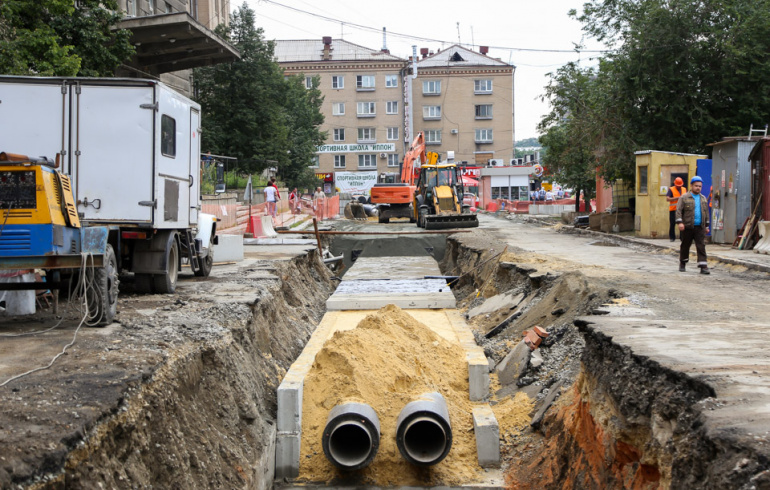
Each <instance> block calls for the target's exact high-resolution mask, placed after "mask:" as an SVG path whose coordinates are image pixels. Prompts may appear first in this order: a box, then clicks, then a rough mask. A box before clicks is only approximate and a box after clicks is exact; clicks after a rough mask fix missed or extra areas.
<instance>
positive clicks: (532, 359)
mask: <svg viewBox="0 0 770 490" xmlns="http://www.w3.org/2000/svg"><path fill="white" fill-rule="evenodd" d="M544 362H545V360H544V359H543V355H542V354H541V353H540V351H539V350H536V351H534V352H532V355H530V356H529V365H530V366H532V367H533V368H539V367H540V366H542V365H543V363H544Z"/></svg>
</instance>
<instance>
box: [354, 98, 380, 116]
mask: <svg viewBox="0 0 770 490" xmlns="http://www.w3.org/2000/svg"><path fill="white" fill-rule="evenodd" d="M376 114H377V112H376V111H375V108H374V102H359V103H358V104H356V115H357V116H358V117H374V116H375V115H376Z"/></svg>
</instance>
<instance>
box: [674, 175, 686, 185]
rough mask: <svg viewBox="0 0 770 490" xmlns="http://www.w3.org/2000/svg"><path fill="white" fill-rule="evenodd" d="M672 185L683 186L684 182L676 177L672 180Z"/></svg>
mask: <svg viewBox="0 0 770 490" xmlns="http://www.w3.org/2000/svg"><path fill="white" fill-rule="evenodd" d="M674 185H684V180H682V178H681V177H677V178H675V179H674Z"/></svg>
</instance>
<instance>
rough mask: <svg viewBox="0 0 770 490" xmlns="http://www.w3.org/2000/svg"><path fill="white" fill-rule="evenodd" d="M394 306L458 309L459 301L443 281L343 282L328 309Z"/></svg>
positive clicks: (327, 304) (330, 300)
mask: <svg viewBox="0 0 770 490" xmlns="http://www.w3.org/2000/svg"><path fill="white" fill-rule="evenodd" d="M389 304H393V305H396V306H398V307H399V308H403V309H423V308H427V309H445V308H455V307H456V306H457V302H456V300H455V297H454V294H452V291H451V289H450V288H449V286H447V284H446V281H445V280H443V279H394V280H387V279H374V280H371V281H363V280H356V281H347V280H346V281H342V282H341V283H340V285H339V286H338V287H337V290H336V291H334V294H332V295H331V296H330V297H329V299H328V300H326V309H327V310H329V311H337V310H376V309H379V308H382V307H383V306H386V305H389Z"/></svg>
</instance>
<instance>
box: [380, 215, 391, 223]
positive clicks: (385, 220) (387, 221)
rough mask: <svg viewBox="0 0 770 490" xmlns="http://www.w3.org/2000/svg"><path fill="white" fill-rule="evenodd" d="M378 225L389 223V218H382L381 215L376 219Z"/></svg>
mask: <svg viewBox="0 0 770 490" xmlns="http://www.w3.org/2000/svg"><path fill="white" fill-rule="evenodd" d="M377 221H379V222H380V223H390V218H383V217H382V215H380V217H379V218H378V219H377Z"/></svg>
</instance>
